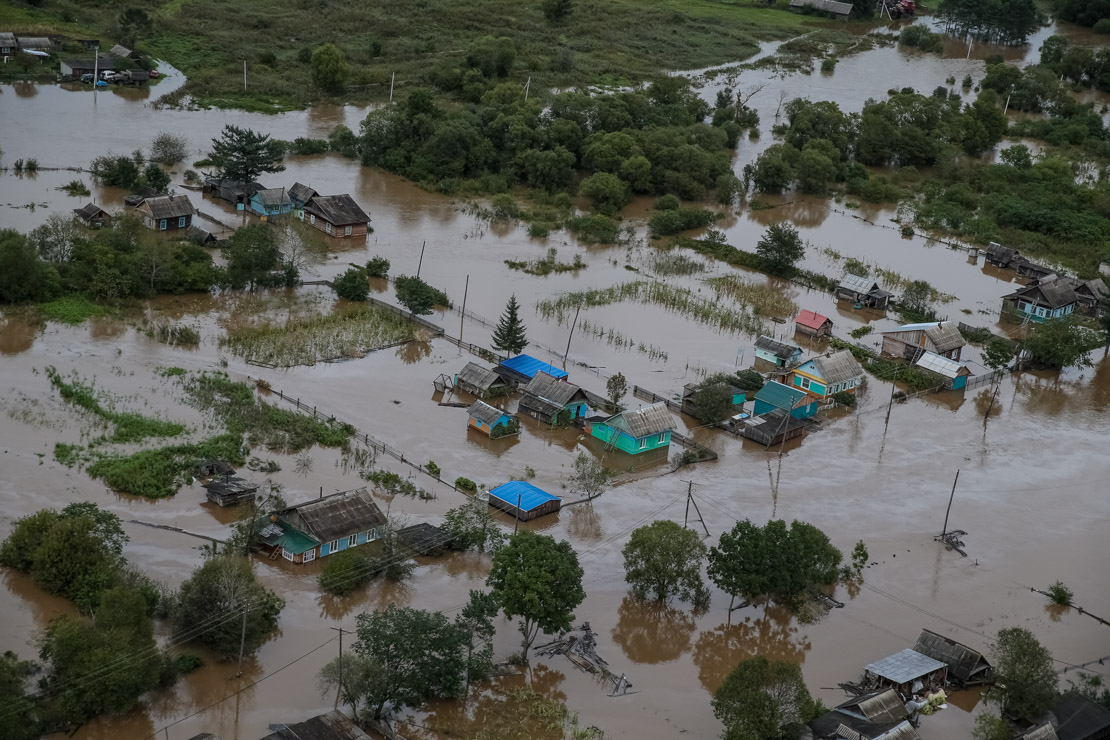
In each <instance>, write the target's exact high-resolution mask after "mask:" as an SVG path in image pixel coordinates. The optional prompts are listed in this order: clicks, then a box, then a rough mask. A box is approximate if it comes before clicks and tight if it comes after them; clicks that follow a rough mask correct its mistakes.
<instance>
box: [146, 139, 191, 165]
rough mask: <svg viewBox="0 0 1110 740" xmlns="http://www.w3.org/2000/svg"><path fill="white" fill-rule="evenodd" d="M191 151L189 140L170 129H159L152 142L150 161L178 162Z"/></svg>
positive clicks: (162, 162)
mask: <svg viewBox="0 0 1110 740" xmlns="http://www.w3.org/2000/svg"><path fill="white" fill-rule="evenodd" d="M188 153H189V140H188V139H186V138H185V137H184V136H182V135H180V134H175V133H171V132H170V131H159V132H158V133H157V134H155V135H154V138H153V139H152V140H151V142H150V161H151V162H160V163H161V164H166V165H172V164H177V163H178V162H180V161H181V160H183V159H185V156H186V155H187V154H188Z"/></svg>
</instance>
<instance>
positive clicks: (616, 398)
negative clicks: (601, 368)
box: [605, 373, 628, 406]
mask: <svg viewBox="0 0 1110 740" xmlns="http://www.w3.org/2000/svg"><path fill="white" fill-rule="evenodd" d="M605 392H606V393H607V394H608V396H609V401H610V402H611V403H612V404H613V405H614V406H617V405H618V404H620V402H621V399H622V398H624V397H625V395H626V394H627V393H628V381H627V380H625V378H624V374H623V373H617V374H616V375H614V376H612V377H611V378H609V380H607V381H605Z"/></svg>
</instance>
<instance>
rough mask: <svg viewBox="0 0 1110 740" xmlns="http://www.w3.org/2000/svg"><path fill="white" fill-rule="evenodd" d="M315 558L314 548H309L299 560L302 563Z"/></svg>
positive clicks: (309, 561)
mask: <svg viewBox="0 0 1110 740" xmlns="http://www.w3.org/2000/svg"><path fill="white" fill-rule="evenodd" d="M315 559H316V550H314V549H313V550H309V551H308V552H306V553H305V554H304V558H303V559H302V560H301V562H302V563H311V562H312V561H313V560H315Z"/></svg>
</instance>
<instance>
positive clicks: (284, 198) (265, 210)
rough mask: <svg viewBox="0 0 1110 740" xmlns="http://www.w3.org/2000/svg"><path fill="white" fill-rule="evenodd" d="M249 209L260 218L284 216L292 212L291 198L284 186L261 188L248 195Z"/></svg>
mask: <svg viewBox="0 0 1110 740" xmlns="http://www.w3.org/2000/svg"><path fill="white" fill-rule="evenodd" d="M250 207H251V210H252V211H254V212H255V213H257V214H258V215H259V216H261V217H262V220H263V221H265V220H266V219H269V218H273V217H274V216H284V215H286V214H289V213H292V212H293V199H292V198H290V197H289V193H288V192H287V191H286V189H285V188H263V189H262V190H256V191H254V193H253V194H252V195H251V197H250Z"/></svg>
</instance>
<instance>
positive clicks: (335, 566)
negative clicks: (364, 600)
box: [317, 547, 375, 596]
mask: <svg viewBox="0 0 1110 740" xmlns="http://www.w3.org/2000/svg"><path fill="white" fill-rule="evenodd" d="M374 571H375V567H374V558H373V557H372V556H371V555H370V553H369V551H368V550H367V549H366V548H359V547H348V548H347V549H346V550H342V551H340V552H338V553H336V554H334V555H329V556H328V558H327V559H326V560H325V561H324V569H323V570H322V571H321V572H320V577H319V578H318V579H317V580H318V582H319V584H320V588H322V589H323V590H325V591H327V592H328V593H329V594H335V595H336V596H346V595H347V594H349V593H351V592H352V591H355V590H356V589H359V588H361V587H362V586H365V585H366V584H367V583H369V582H370V579H371V578H373V577H374Z"/></svg>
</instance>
